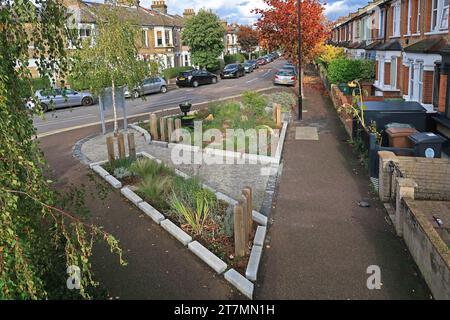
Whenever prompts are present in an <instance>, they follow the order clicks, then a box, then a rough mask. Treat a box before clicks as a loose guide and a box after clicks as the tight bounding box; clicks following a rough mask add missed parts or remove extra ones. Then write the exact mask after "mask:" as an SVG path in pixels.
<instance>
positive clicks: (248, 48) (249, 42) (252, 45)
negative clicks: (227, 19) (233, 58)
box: [237, 26, 259, 55]
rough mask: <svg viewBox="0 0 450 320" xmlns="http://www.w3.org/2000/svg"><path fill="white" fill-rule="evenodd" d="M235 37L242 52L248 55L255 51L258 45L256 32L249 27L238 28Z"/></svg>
mask: <svg viewBox="0 0 450 320" xmlns="http://www.w3.org/2000/svg"><path fill="white" fill-rule="evenodd" d="M237 37H238V42H239V45H240V46H241V48H242V50H243V51H244V52H245V53H247V54H249V55H250V54H251V53H252V52H253V51H255V49H256V47H257V46H258V44H259V33H258V31H257V30H255V29H253V28H252V27H249V26H240V27H239V30H238V33H237Z"/></svg>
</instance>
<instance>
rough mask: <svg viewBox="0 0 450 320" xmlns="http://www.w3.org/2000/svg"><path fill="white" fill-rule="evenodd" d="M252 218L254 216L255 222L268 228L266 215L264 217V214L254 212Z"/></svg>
mask: <svg viewBox="0 0 450 320" xmlns="http://www.w3.org/2000/svg"><path fill="white" fill-rule="evenodd" d="M252 216H253V221H255V222H256V223H258V224H259V225H262V226H267V217H266V216H265V215H263V214H262V213H260V212H258V211H255V210H253V212H252Z"/></svg>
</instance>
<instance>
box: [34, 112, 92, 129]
mask: <svg viewBox="0 0 450 320" xmlns="http://www.w3.org/2000/svg"><path fill="white" fill-rule="evenodd" d="M95 117H96V116H95V115H89V116H77V117H73V118H69V119H64V120H56V121H49V122H43V123H38V124H36V125H35V127H36V128H41V127H46V126H51V125H54V124H56V123H64V122H71V121H75V120H83V119H90V118H95Z"/></svg>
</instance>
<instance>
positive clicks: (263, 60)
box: [256, 57, 267, 66]
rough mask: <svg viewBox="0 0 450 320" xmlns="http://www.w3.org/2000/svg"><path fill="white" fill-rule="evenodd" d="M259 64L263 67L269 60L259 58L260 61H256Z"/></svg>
mask: <svg viewBox="0 0 450 320" xmlns="http://www.w3.org/2000/svg"><path fill="white" fill-rule="evenodd" d="M256 61H257V62H258V65H260V66H263V65H265V64H267V60H266V58H264V57H259V58H258V60H256Z"/></svg>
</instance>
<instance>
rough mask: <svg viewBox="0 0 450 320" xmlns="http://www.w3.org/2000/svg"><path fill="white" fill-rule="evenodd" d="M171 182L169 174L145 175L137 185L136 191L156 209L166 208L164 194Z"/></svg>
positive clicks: (170, 186)
mask: <svg viewBox="0 0 450 320" xmlns="http://www.w3.org/2000/svg"><path fill="white" fill-rule="evenodd" d="M172 183H173V177H171V176H162V175H146V176H145V178H144V179H143V180H142V181H141V182H140V183H139V185H138V192H139V193H142V194H143V195H145V197H146V198H147V199H148V201H150V202H151V204H152V205H154V206H155V207H157V208H158V209H164V208H167V204H166V195H167V194H169V193H170V190H171V188H172Z"/></svg>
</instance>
